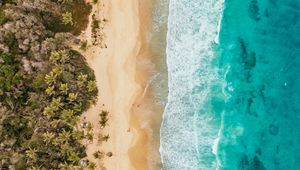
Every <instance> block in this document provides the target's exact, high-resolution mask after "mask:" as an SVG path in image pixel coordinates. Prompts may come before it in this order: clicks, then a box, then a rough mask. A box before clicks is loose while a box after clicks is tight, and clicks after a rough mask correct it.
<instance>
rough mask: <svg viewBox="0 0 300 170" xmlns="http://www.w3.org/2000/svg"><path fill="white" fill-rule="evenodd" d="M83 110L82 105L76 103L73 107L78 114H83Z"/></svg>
mask: <svg viewBox="0 0 300 170" xmlns="http://www.w3.org/2000/svg"><path fill="white" fill-rule="evenodd" d="M81 109H82V103H76V104H75V105H74V107H73V110H74V111H75V112H76V113H80V112H81Z"/></svg>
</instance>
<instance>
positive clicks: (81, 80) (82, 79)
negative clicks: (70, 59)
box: [77, 73, 88, 87]
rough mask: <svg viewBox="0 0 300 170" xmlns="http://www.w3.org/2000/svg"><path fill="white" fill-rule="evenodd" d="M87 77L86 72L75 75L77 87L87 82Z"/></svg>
mask: <svg viewBox="0 0 300 170" xmlns="http://www.w3.org/2000/svg"><path fill="white" fill-rule="evenodd" d="M87 78H88V76H87V75H86V74H82V73H80V74H79V75H78V76H77V84H78V86H79V87H82V86H84V84H85V83H86V82H87Z"/></svg>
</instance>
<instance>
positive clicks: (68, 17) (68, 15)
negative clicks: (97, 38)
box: [62, 12, 74, 25]
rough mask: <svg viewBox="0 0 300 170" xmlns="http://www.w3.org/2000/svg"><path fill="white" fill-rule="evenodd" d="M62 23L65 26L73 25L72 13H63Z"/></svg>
mask: <svg viewBox="0 0 300 170" xmlns="http://www.w3.org/2000/svg"><path fill="white" fill-rule="evenodd" d="M62 17H63V18H62V22H63V23H64V24H65V25H68V24H70V25H73V24H74V23H73V17H72V13H71V12H65V13H63V14H62Z"/></svg>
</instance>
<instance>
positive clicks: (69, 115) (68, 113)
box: [60, 109, 76, 126]
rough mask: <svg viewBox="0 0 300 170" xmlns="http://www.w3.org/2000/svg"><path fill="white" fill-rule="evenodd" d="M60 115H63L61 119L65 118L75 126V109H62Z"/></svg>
mask: <svg viewBox="0 0 300 170" xmlns="http://www.w3.org/2000/svg"><path fill="white" fill-rule="evenodd" d="M60 117H61V119H63V120H64V121H66V122H67V123H70V124H71V125H73V126H74V125H75V124H76V118H75V117H74V111H73V110H70V109H68V110H66V109H64V110H62V112H61V116H60Z"/></svg>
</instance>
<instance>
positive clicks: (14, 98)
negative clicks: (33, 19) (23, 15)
mask: <svg viewBox="0 0 300 170" xmlns="http://www.w3.org/2000/svg"><path fill="white" fill-rule="evenodd" d="M67 1H69V0H66V1H64V2H60V4H62V5H63V6H62V7H61V9H63V10H66V11H72V12H70V13H71V15H70V14H66V13H65V14H66V16H65V17H66V19H70V16H72V17H73V19H74V20H73V25H72V26H71V25H70V22H68V23H69V26H70V27H72V28H76V29H77V28H78V29H79V28H80V29H81V28H83V27H81V26H80V27H79V26H78V24H79V23H77V22H78V21H79V20H77V18H80V17H78V16H81V15H82V12H78V14H76V15H74V10H73V9H71V10H70V9H67V8H69V7H66V6H65V4H67V3H69V2H71V1H69V2H67ZM51 2H57V1H51ZM79 2H80V3H82V5H86V4H85V3H84V1H83V0H76V1H74V2H73V3H71V4H70V6H71V8H74V6H73V5H74V4H77V3H79ZM37 3H40V1H38V2H37ZM21 4H22V3H19V4H13V5H11V6H7V7H13V6H16V5H21ZM37 5H40V4H37ZM2 7H3V6H0V24H1V22H2V21H3V20H2V18H3V13H2V12H3V10H2V9H3V8H2ZM81 7H82V6H81ZM81 7H80V6H79V7H76V8H78V9H76V10H75V11H80V10H81V9H83V8H81ZM21 8H24V7H22V6H21V7H20V8H18V9H21ZM58 8H60V7H59V6H58ZM64 12H65V11H64ZM83 12H85V14H84V15H85V16H84V18H86V17H87V16H88V13H86V11H84V10H83ZM31 13H35V12H34V11H32V12H31ZM42 13H43V12H42ZM44 14H45V13H43V14H41V13H40V12H36V14H35V15H37V18H43V20H45V21H48V19H49V20H51V16H52V15H54V14H45V15H44ZM41 15H43V16H42V17H41ZM61 15H62V14H61ZM8 17H9V16H8ZM68 17H69V18H68ZM75 17H77V18H75ZM10 19H12V18H10ZM17 19H18V18H16V20H17ZM86 19H87V18H86ZM66 21H67V20H66ZM8 22H15V20H9V21H8ZM49 23H51V22H49ZM43 24H44V25H45V27H46V28H49V27H47V25H46V24H48V22H45V23H43ZM80 24H82V23H80ZM54 25H55V24H54ZM32 29H37V28H35V27H32ZM34 31H37V32H40V31H39V30H34ZM51 31H52V30H47V31H45V32H40V34H43V35H41V37H40V38H39V39H38V40H36V43H37V44H42V42H43V41H44V40H46V39H47V38H48V39H54V40H55V41H56V40H57V41H59V40H58V39H55V38H53V35H54V34H53V32H51ZM46 32H47V33H46ZM0 36H2V37H0V39H2V40H4V45H5V46H8V47H9V52H7V53H3V52H0V113H1V114H0V141H1V142H0V143H1V147H0V160H1V163H0V164H1V165H0V167H1V168H6V169H8V167H9V166H11V165H12V166H13V167H12V169H19V170H23V169H24V170H25V169H70V168H73V167H78V162H79V160H80V159H82V158H83V157H85V156H86V153H85V147H84V146H83V145H82V144H81V143H80V140H82V139H84V138H85V137H86V136H85V135H84V133H83V132H82V131H78V130H77V128H76V125H77V123H78V119H79V116H80V115H81V114H82V112H83V111H85V110H86V109H87V108H89V106H90V102H89V101H91V100H93V99H94V98H96V95H97V90H98V89H97V87H96V86H95V76H94V74H93V71H92V70H91V69H90V68H89V67H88V65H87V63H86V61H85V58H84V57H83V56H82V55H81V54H80V53H78V52H76V51H74V50H72V49H70V48H69V47H67V45H66V44H60V45H53V46H51V48H50V47H49V48H47V50H48V51H47V52H46V53H45V54H44V53H43V54H42V55H41V56H38V57H36V56H35V55H34V54H32V53H31V54H30V53H27V52H24V51H23V52H21V50H18V49H19V48H18V46H19V45H18V40H17V39H16V37H18V36H16V35H15V33H13V32H12V31H10V30H9V31H6V32H3V34H1V35H0ZM21 38H22V39H23V40H24V39H25V38H27V37H21ZM34 43H35V42H34ZM30 45H32V43H30ZM30 45H29V48H31V46H30ZM32 47H33V46H32ZM35 57H36V58H35ZM23 59H26V61H28V62H29V66H28V68H29V71H28V69H26V68H25V66H24V63H23ZM34 64H37V66H34ZM92 138H93V136H92V132H91V131H90V132H89V136H88V139H90V140H92Z"/></svg>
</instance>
